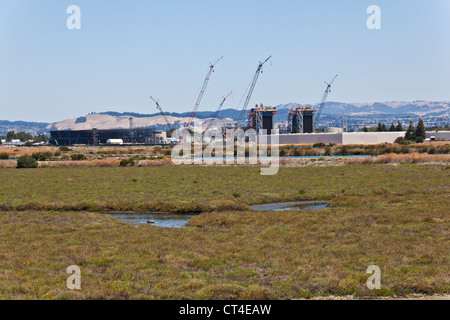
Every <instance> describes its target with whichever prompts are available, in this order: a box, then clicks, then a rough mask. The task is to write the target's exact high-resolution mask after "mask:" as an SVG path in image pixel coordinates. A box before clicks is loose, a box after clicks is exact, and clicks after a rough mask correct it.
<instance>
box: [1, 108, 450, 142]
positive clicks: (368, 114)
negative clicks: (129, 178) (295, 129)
mask: <svg viewBox="0 0 450 320" xmlns="http://www.w3.org/2000/svg"><path fill="white" fill-rule="evenodd" d="M298 106H300V104H298V103H287V104H280V105H277V106H276V108H277V109H278V112H277V114H276V116H275V122H285V121H286V120H287V117H288V111H289V109H291V108H295V107H298ZM313 107H317V105H313ZM214 113H215V111H199V112H197V114H196V119H200V120H204V121H205V120H206V121H207V120H208V119H210V118H211V117H212V116H213V115H214ZM344 113H345V114H346V117H348V118H350V119H357V120H358V121H357V123H358V125H360V126H362V125H365V124H368V125H372V124H373V121H376V120H377V119H378V120H377V121H380V120H384V119H386V121H391V119H398V118H402V119H417V118H418V117H422V118H424V119H427V118H428V119H443V120H442V121H444V122H445V121H449V120H448V119H449V114H450V101H413V102H374V103H342V102H327V103H326V104H325V106H324V109H323V112H322V115H323V116H322V117H321V119H322V120H323V121H324V123H322V124H325V125H331V124H332V123H333V121H334V120H333V119H337V118H340V117H342V115H343V114H344ZM239 114H240V110H235V109H224V110H222V111H221V112H220V113H219V116H218V118H219V119H221V120H219V121H218V125H220V124H223V123H225V122H227V121H231V120H238V118H239ZM166 116H167V119H168V120H169V123H170V126H167V125H166V124H165V121H164V118H163V117H162V116H161V114H159V113H153V114H140V113H135V112H114V111H108V112H102V113H93V114H89V115H87V116H80V117H78V118H74V119H67V120H63V121H59V122H55V123H42V122H25V121H14V122H11V121H6V120H0V135H5V134H6V132H7V131H9V130H14V131H16V132H18V131H27V132H30V133H32V134H40V133H45V134H49V132H50V130H83V129H92V128H97V129H110V128H129V126H130V121H129V119H130V117H132V118H133V123H134V126H135V127H148V128H154V129H156V130H167V129H168V127H177V126H180V125H184V124H186V123H187V122H188V121H189V118H190V116H191V113H190V112H183V113H175V112H171V113H166ZM430 121H431V120H430ZM319 124H320V123H319Z"/></svg>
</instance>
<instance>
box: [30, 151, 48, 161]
mask: <svg viewBox="0 0 450 320" xmlns="http://www.w3.org/2000/svg"><path fill="white" fill-rule="evenodd" d="M31 156H32V157H33V158H34V159H35V160H36V161H47V160H49V158H50V157H48V156H47V155H45V154H43V153H33V154H32V155H31Z"/></svg>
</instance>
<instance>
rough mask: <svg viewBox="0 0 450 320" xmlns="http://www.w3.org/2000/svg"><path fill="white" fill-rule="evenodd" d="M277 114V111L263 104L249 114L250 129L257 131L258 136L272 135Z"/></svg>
mask: <svg viewBox="0 0 450 320" xmlns="http://www.w3.org/2000/svg"><path fill="white" fill-rule="evenodd" d="M276 113H277V109H276V108H273V107H265V106H263V105H262V104H261V105H260V106H259V107H258V105H256V106H255V107H254V108H253V109H251V110H250V111H249V113H248V129H254V130H256V134H261V133H263V131H262V130H266V131H264V133H266V134H271V133H272V129H273V116H274V114H276Z"/></svg>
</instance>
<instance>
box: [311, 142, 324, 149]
mask: <svg viewBox="0 0 450 320" xmlns="http://www.w3.org/2000/svg"><path fill="white" fill-rule="evenodd" d="M325 146H326V144H325V143H323V142H318V143H314V145H313V148H324V147H325Z"/></svg>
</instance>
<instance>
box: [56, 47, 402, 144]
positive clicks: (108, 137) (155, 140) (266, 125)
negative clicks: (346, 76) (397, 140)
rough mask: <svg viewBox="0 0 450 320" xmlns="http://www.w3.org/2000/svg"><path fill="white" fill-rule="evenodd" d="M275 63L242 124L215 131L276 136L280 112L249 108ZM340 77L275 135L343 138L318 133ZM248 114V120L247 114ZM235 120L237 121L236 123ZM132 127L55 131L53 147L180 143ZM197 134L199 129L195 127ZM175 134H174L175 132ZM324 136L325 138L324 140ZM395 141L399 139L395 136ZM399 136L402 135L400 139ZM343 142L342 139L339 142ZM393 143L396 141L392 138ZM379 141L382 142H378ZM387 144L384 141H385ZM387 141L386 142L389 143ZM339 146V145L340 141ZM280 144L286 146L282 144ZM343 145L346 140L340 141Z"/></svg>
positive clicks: (241, 114) (241, 112)
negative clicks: (313, 104) (247, 132)
mask: <svg viewBox="0 0 450 320" xmlns="http://www.w3.org/2000/svg"><path fill="white" fill-rule="evenodd" d="M222 58H223V57H220V58H219V59H218V60H216V62H214V63H210V64H209V70H208V73H207V75H206V77H205V79H204V81H203V84H202V87H201V90H200V93H199V95H198V97H197V99H196V102H195V105H194V107H193V110H192V112H191V114H190V118H189V121H188V122H187V123H185V124H184V126H185V128H186V129H188V130H190V131H191V132H192V129H191V127H192V125H193V123H194V120H195V119H196V117H195V116H196V113H197V110H198V107H199V106H200V103H201V101H202V98H203V95H204V93H205V91H206V89H207V86H208V83H209V81H210V79H211V76H212V73H213V72H214V68H215V66H216V64H217V63H218V62H219V61H221V60H222ZM270 59H271V56H269V57H268V58H267V59H265V60H264V61H263V62H259V64H258V67H257V69H256V72H255V74H254V76H253V78H252V81H251V83H250V86H249V89H248V91H246V94H245V95H244V97H245V101H244V103H243V105H242V107H238V108H237V110H236V111H238V112H239V117H236V118H237V119H238V120H237V121H233V122H231V123H227V124H226V125H221V126H219V127H217V126H216V127H215V128H214V129H218V130H221V131H222V132H223V137H224V139H226V131H227V130H230V129H231V130H237V129H242V130H244V131H246V130H248V129H253V130H255V131H256V133H257V135H271V134H273V133H274V131H275V129H279V128H274V115H275V114H277V109H276V108H275V107H271V106H264V105H263V104H260V105H255V107H254V108H251V109H250V110H249V111H248V112H247V107H248V105H249V103H250V101H251V98H252V95H253V91H254V89H255V87H256V84H257V82H258V78H259V76H260V75H261V74H262V73H263V70H262V69H263V66H264V65H265V64H266V63H267V62H268V61H269V60H270ZM336 78H337V75H335V76H334V78H333V79H332V80H331V81H330V82H329V83H328V82H325V84H326V88H325V91H324V94H323V96H322V99H321V101H320V103H319V104H318V105H317V107H316V108H314V107H312V106H309V105H303V106H300V107H296V108H292V109H290V110H289V112H288V119H287V125H286V126H285V127H284V128H282V129H281V130H277V131H275V132H276V133H278V134H280V137H281V138H283V141H286V143H294V144H295V143H315V142H322V140H324V139H323V138H325V136H327V138H325V142H327V141H330V143H333V142H334V141H335V140H336V139H334V138H333V137H331V136H330V134H331V135H333V134H334V135H338V134H342V131H340V132H339V131H337V132H334V133H315V132H316V130H317V125H318V121H319V119H320V116H321V114H322V111H323V108H324V105H325V102H326V101H327V98H328V94H329V93H330V92H331V86H332V84H333V83H334V81H335V80H336ZM231 93H232V92H230V93H229V94H228V95H226V96H224V97H223V99H222V101H221V103H220V105H219V107H218V108H217V110H216V111H215V113H214V114H213V116H212V117H211V118H210V119H209V121H208V122H207V123H206V127H205V126H203V127H202V132H203V133H205V132H206V131H207V130H208V129H211V128H212V127H213V123H214V121H217V120H218V119H219V113H220V111H221V109H222V107H223V106H224V104H225V102H226V100H227V98H228V97H229V96H230V95H231ZM150 99H151V102H154V103H155V104H156V108H157V110H158V111H159V113H160V114H161V116H162V119H163V121H164V122H165V126H166V127H167V128H171V129H178V128H177V127H175V128H173V127H172V125H171V124H170V123H169V120H168V119H167V116H166V113H165V112H164V110H163V108H162V107H161V105H160V104H159V100H156V99H155V98H153V96H150ZM246 113H247V117H245V114H246ZM236 118H235V119H236ZM129 121H130V126H129V128H128V129H123V128H122V129H113V128H111V129H108V130H98V129H95V128H93V129H89V130H73V131H71V130H55V131H51V138H50V143H52V144H55V145H74V144H85V145H101V144H149V145H154V144H169V143H176V142H178V141H176V140H174V139H172V140H170V139H169V138H168V137H167V136H166V132H165V131H162V130H155V129H153V128H151V127H150V128H149V127H142V128H135V126H134V122H133V117H130V119H129ZM192 128H193V129H194V130H195V128H194V127H192ZM171 131H172V130H171ZM304 134H306V135H309V138H307V139H306V140H305V139H299V138H298V136H299V135H300V136H302V135H304ZM320 135H322V138H320ZM289 136H291V137H290V138H286V137H289ZM292 136H297V138H293V137H292ZM313 136H317V137H318V138H312V137H313ZM392 136H393V137H394V136H395V135H392ZM396 136H398V134H397V135H396ZM338 140H339V139H338ZM382 140H383V139H382ZM388 140H389V141H390V140H392V138H391V137H390V138H389V139H388ZM377 141H378V140H377ZM383 141H384V140H383ZM389 141H386V142H389ZM336 142H338V143H339V141H336ZM280 143H283V142H281V141H280ZM340 143H343V142H342V139H341V141H340Z"/></svg>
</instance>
